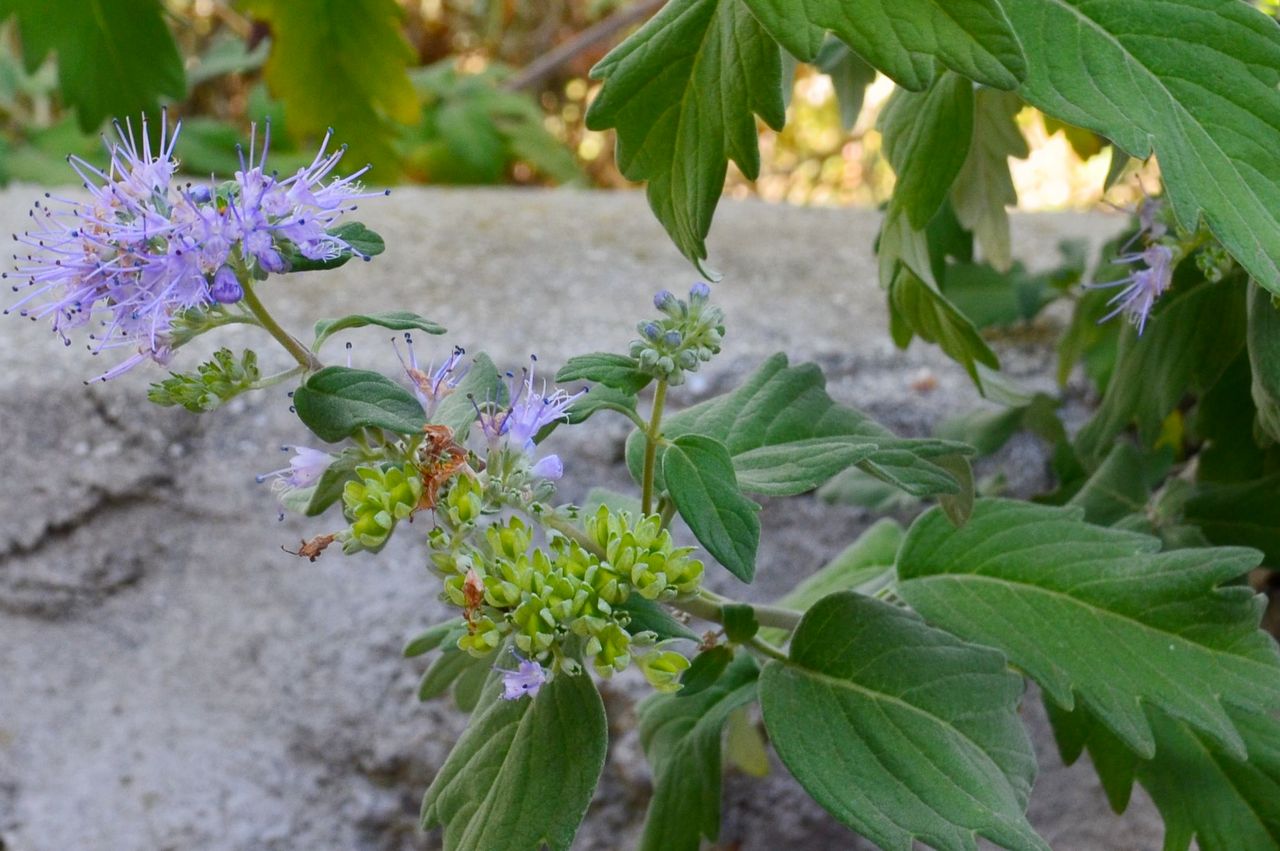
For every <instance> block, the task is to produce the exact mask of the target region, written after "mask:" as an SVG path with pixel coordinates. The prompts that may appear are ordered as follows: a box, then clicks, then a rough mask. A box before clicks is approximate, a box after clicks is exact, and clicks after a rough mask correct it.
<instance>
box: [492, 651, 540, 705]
mask: <svg viewBox="0 0 1280 851" xmlns="http://www.w3.org/2000/svg"><path fill="white" fill-rule="evenodd" d="M512 655H514V656H515V657H516V658H517V659H519V660H520V662H519V665H518V666H517V667H516V670H514V671H510V670H507V669H506V668H498V667H495V668H494V670H495V671H499V672H501V674H502V699H503V700H519V699H520V698H522V697H524V696H525V695H528V696H529V697H537V696H538V690H539V689H540V688H542V686H543V685H544V684H545V683H546V682H547V672H546V669H545V668H543V667H542V666H541V665H539V664H538V663H537V662H535V661H533V660H532V659H525V658H523V657H521V656H520V655H519V654H518V653H514V652H513V654H512Z"/></svg>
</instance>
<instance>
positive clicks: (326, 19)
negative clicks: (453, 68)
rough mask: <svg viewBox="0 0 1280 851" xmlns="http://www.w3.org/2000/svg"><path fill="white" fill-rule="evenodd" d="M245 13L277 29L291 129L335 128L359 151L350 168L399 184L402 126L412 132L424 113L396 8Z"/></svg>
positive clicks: (270, 64) (276, 51)
mask: <svg viewBox="0 0 1280 851" xmlns="http://www.w3.org/2000/svg"><path fill="white" fill-rule="evenodd" d="M244 6H245V9H246V11H247V12H248V13H249V14H251V15H254V16H255V17H257V18H260V19H262V20H264V21H266V22H267V23H268V24H269V25H270V26H271V39H272V47H271V56H270V57H269V58H268V59H267V66H266V72H265V73H266V80H267V85H268V86H269V87H270V89H271V93H272V94H273V95H274V96H275V97H276V98H278V99H279V100H281V101H282V102H283V103H284V106H285V109H286V111H287V112H288V115H289V127H290V129H291V130H292V131H293V132H294V133H295V134H297V135H299V136H319V135H322V134H323V133H324V132H325V130H326V129H327V128H333V130H334V133H335V135H336V137H337V138H338V139H339V140H341V141H345V142H348V143H349V144H350V145H351V149H350V151H349V152H348V154H347V156H348V160H347V162H348V163H349V164H350V165H352V166H353V167H355V168H359V167H360V166H363V165H364V164H365V163H366V162H368V163H372V164H373V165H374V171H373V172H372V176H373V179H374V180H377V181H378V182H380V183H388V182H394V180H395V178H396V177H397V176H398V174H399V167H398V164H397V159H398V157H397V155H396V152H395V149H394V148H393V146H392V143H393V141H394V139H395V137H396V135H397V130H396V127H395V124H396V123H397V122H398V123H400V124H411V123H413V122H414V121H416V120H417V118H418V112H419V105H418V95H417V93H416V92H415V91H414V89H413V84H412V83H411V82H410V80H409V76H408V73H407V69H408V66H409V64H410V63H412V62H413V61H414V51H413V49H412V48H411V47H410V45H409V43H408V42H407V41H406V40H405V37H404V33H403V27H402V24H401V17H402V14H403V13H402V12H401V9H400V7H399V5H398V4H397V3H396V2H395V0H313V1H312V2H309V3H298V2H295V0H246V2H245V3H244Z"/></svg>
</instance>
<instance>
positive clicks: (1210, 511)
mask: <svg viewBox="0 0 1280 851" xmlns="http://www.w3.org/2000/svg"><path fill="white" fill-rule="evenodd" d="M1184 518H1185V519H1186V521H1187V522H1188V523H1193V524H1195V525H1196V526H1199V527H1200V529H1201V531H1203V532H1204V534H1205V536H1206V537H1207V538H1208V539H1209V540H1210V541H1212V542H1213V543H1215V544H1228V545H1238V546H1246V547H1254V548H1256V549H1259V550H1262V552H1263V554H1264V556H1265V561H1266V564H1267V566H1268V567H1271V568H1275V567H1280V474H1272V475H1270V476H1265V477H1263V478H1260V479H1254V480H1252V481H1245V482H1233V483H1229V484H1228V483H1221V484H1219V483H1213V482H1202V483H1199V484H1197V485H1196V487H1195V490H1194V491H1193V492H1192V495H1191V498H1190V499H1188V500H1187V504H1186V509H1185V514H1184Z"/></svg>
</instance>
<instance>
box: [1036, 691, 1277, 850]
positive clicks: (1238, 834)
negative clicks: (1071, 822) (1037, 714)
mask: <svg viewBox="0 0 1280 851" xmlns="http://www.w3.org/2000/svg"><path fill="white" fill-rule="evenodd" d="M1046 706H1048V707H1049V710H1050V716H1049V717H1050V720H1051V721H1052V722H1053V728H1054V734H1055V736H1056V737H1057V739H1058V745H1059V749H1060V750H1061V751H1062V753H1063V760H1064V761H1065V762H1068V763H1072V762H1075V760H1076V759H1077V758H1079V756H1080V754H1081V752H1082V751H1083V750H1084V749H1085V748H1086V747H1087V748H1088V751H1089V758H1090V760H1091V761H1092V762H1093V764H1094V766H1095V768H1097V771H1098V776H1099V778H1100V779H1101V780H1102V784H1103V788H1104V789H1106V791H1107V795H1108V798H1109V799H1110V800H1111V804H1112V807H1113V808H1114V809H1115V810H1116V811H1117V812H1120V811H1123V810H1124V809H1125V807H1126V806H1127V804H1128V801H1129V796H1130V793H1131V790H1132V785H1133V781H1134V780H1135V779H1136V780H1137V781H1138V782H1139V783H1141V784H1142V786H1143V787H1144V788H1145V789H1146V790H1147V793H1148V794H1149V795H1150V796H1151V799H1152V801H1154V802H1155V805H1156V807H1157V809H1159V811H1160V814H1161V816H1163V817H1164V822H1165V840H1164V848H1165V851H1186V849H1188V848H1189V847H1190V846H1191V842H1192V840H1193V839H1194V841H1195V843H1196V846H1197V847H1198V848H1199V849H1200V851H1239V849H1246V848H1247V849H1251V851H1252V849H1259V851H1262V849H1277V848H1280V722H1278V721H1277V720H1276V719H1275V718H1273V717H1269V716H1266V715H1256V714H1250V713H1244V712H1240V711H1238V710H1233V711H1232V712H1231V717H1232V720H1233V721H1234V722H1235V724H1236V727H1237V729H1239V730H1240V733H1241V735H1242V736H1243V737H1244V742H1245V747H1246V749H1247V750H1248V759H1247V760H1244V759H1239V758H1237V757H1235V756H1233V755H1232V754H1230V753H1227V752H1226V751H1224V750H1223V749H1222V748H1221V747H1220V746H1219V745H1218V744H1217V743H1216V742H1214V741H1213V740H1212V739H1211V738H1209V737H1208V736H1205V735H1204V734H1202V733H1198V732H1196V731H1195V730H1194V729H1192V728H1190V727H1188V726H1187V725H1186V724H1184V723H1182V722H1180V721H1177V720H1175V719H1173V718H1170V717H1169V716H1168V715H1166V714H1164V713H1163V712H1159V711H1157V710H1153V709H1150V708H1148V710H1147V714H1148V718H1149V719H1150V721H1151V727H1152V729H1153V730H1154V731H1155V734H1156V741H1157V747H1156V753H1155V757H1154V758H1152V759H1150V760H1142V759H1139V758H1138V756H1137V754H1135V753H1133V752H1132V751H1131V750H1129V749H1128V748H1126V747H1125V746H1124V744H1123V743H1122V742H1120V741H1119V740H1117V739H1116V738H1115V737H1113V736H1111V735H1110V734H1109V733H1108V732H1107V730H1106V728H1105V727H1103V726H1102V725H1101V724H1099V723H1097V720H1096V719H1094V718H1093V717H1092V716H1090V715H1089V714H1088V713H1087V712H1085V711H1083V710H1079V709H1078V710H1076V711H1075V712H1071V713H1064V712H1062V711H1061V710H1060V709H1057V708H1056V707H1054V706H1053V705H1052V704H1051V703H1047V704H1046Z"/></svg>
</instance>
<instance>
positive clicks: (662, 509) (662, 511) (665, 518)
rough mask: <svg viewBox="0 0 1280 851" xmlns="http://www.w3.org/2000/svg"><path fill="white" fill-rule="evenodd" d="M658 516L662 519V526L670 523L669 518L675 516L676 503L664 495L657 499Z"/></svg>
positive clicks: (664, 526)
mask: <svg viewBox="0 0 1280 851" xmlns="http://www.w3.org/2000/svg"><path fill="white" fill-rule="evenodd" d="M658 516H659V517H660V518H661V519H662V528H663V529H665V528H667V527H668V526H670V525H671V518H673V517H675V516H676V504H675V501H674V500H672V499H671V497H667V496H664V497H662V498H661V499H659V500H658Z"/></svg>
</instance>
